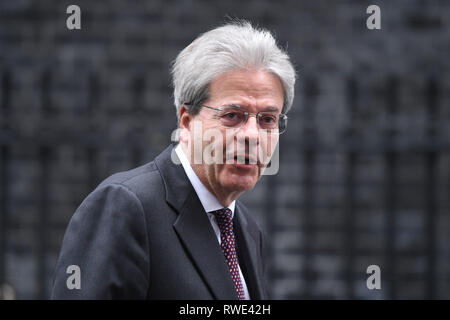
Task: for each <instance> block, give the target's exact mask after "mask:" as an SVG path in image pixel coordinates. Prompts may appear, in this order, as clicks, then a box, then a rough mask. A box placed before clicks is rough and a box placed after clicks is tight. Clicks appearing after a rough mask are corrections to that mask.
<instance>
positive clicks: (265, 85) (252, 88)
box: [209, 69, 284, 110]
mask: <svg viewBox="0 0 450 320" xmlns="http://www.w3.org/2000/svg"><path fill="white" fill-rule="evenodd" d="M209 93H210V101H211V102H214V103H222V104H224V103H239V104H241V105H244V106H248V107H268V106H274V107H278V108H280V110H281V107H282V106H283V99H284V96H283V87H282V85H281V82H280V80H279V78H278V77H277V76H276V75H274V74H272V73H270V72H267V71H264V70H242V69H239V70H231V71H228V72H226V73H223V74H221V75H220V76H218V77H216V78H215V79H214V80H213V81H211V83H210V86H209Z"/></svg>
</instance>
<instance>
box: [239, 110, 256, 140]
mask: <svg viewBox="0 0 450 320" xmlns="http://www.w3.org/2000/svg"><path fill="white" fill-rule="evenodd" d="M242 130H243V131H244V133H245V135H246V136H249V137H250V136H255V137H256V136H258V135H259V126H258V121H256V116H255V115H249V116H248V119H247V122H246V123H245V124H244V127H243V128H242Z"/></svg>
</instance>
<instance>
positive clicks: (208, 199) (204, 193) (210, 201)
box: [175, 143, 236, 216]
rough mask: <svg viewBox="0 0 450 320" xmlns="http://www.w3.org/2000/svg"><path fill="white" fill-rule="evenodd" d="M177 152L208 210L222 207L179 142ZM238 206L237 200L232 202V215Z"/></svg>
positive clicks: (230, 206) (204, 206) (229, 207)
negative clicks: (200, 177)
mask: <svg viewBox="0 0 450 320" xmlns="http://www.w3.org/2000/svg"><path fill="white" fill-rule="evenodd" d="M175 152H176V154H177V156H178V158H179V159H180V162H181V165H182V166H183V169H184V171H185V172H186V175H187V177H188V179H189V181H190V182H191V184H192V186H193V187H194V190H195V192H196V193H197V196H198V198H199V199H200V202H201V203H202V206H203V208H204V209H205V211H206V212H211V211H215V210H219V209H222V208H223V206H222V205H221V204H220V202H219V200H217V198H216V196H214V195H213V194H212V193H211V192H209V190H208V189H207V188H206V187H205V185H204V184H203V183H202V182H201V181H200V179H199V178H198V176H197V174H196V173H195V171H194V170H193V169H192V167H191V164H190V162H189V160H188V158H187V157H186V155H185V154H184V151H183V148H182V147H181V145H180V144H179V143H178V144H177V146H176V147H175ZM235 206H236V200H234V201H233V202H231V203H230V205H229V206H228V209H230V210H231V212H232V216H234V208H235Z"/></svg>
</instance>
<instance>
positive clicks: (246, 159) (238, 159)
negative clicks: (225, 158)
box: [234, 155, 259, 166]
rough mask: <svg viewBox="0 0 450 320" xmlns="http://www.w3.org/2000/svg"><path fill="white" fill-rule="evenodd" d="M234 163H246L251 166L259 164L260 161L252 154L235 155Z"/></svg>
mask: <svg viewBox="0 0 450 320" xmlns="http://www.w3.org/2000/svg"><path fill="white" fill-rule="evenodd" d="M234 163H235V164H240V165H246V166H250V165H259V164H258V161H257V160H256V159H255V158H253V157H250V156H248V155H247V156H244V157H242V156H237V155H236V156H234Z"/></svg>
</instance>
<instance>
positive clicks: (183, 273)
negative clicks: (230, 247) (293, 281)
mask: <svg viewBox="0 0 450 320" xmlns="http://www.w3.org/2000/svg"><path fill="white" fill-rule="evenodd" d="M173 147H174V145H170V146H169V147H168V148H167V149H166V150H165V151H163V152H162V153H161V154H160V155H159V156H157V157H156V159H155V160H154V161H152V162H150V163H147V164H146V165H143V166H141V167H138V168H135V169H133V170H130V171H126V172H121V173H117V174H114V175H112V176H110V177H109V178H107V179H106V180H104V181H103V182H102V183H101V184H100V185H99V186H98V187H97V188H96V189H95V190H94V191H93V192H92V193H91V194H89V196H88V197H87V198H86V199H85V200H84V201H83V203H82V204H81V205H80V207H79V208H78V209H77V210H76V212H75V214H74V215H73V217H72V219H71V221H70V223H69V226H68V228H67V230H66V234H65V236H64V241H63V244H62V248H61V252H60V256H59V259H58V262H57V266H56V271H55V278H54V284H53V291H52V298H53V299H237V294H236V290H235V288H234V285H233V282H232V280H231V277H230V274H229V271H228V268H227V265H226V263H225V258H224V256H223V253H222V250H221V248H220V245H219V243H218V241H217V238H216V236H215V234H214V231H213V229H212V227H211V224H210V222H209V219H208V217H207V214H206V213H205V211H204V209H203V207H202V204H201V202H200V200H199V198H198V196H197V194H196V192H195V190H194V188H193V187H192V185H191V183H190V181H189V179H188V177H187V175H186V173H185V172H184V169H183V167H182V166H181V165H175V164H174V163H173V162H172V161H171V152H172V150H173ZM174 156H175V157H176V154H175V152H174ZM234 225H235V231H236V242H237V251H238V259H239V264H240V266H241V269H242V271H243V273H244V276H245V279H246V283H247V286H248V289H249V293H250V297H251V299H265V298H267V294H266V289H265V285H264V254H263V251H264V250H263V240H262V233H261V231H260V229H259V228H258V226H257V225H256V223H255V222H254V220H253V219H252V218H251V216H250V215H249V214H248V212H247V210H246V208H245V207H244V206H243V205H242V204H241V203H240V202H239V201H236V209H235V218H234ZM69 265H77V266H79V267H80V271H81V288H80V289H71V290H70V289H68V287H67V285H66V281H67V279H68V278H69V276H70V275H71V274H70V273H69V274H68V273H66V271H67V267H68V266H69Z"/></svg>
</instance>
